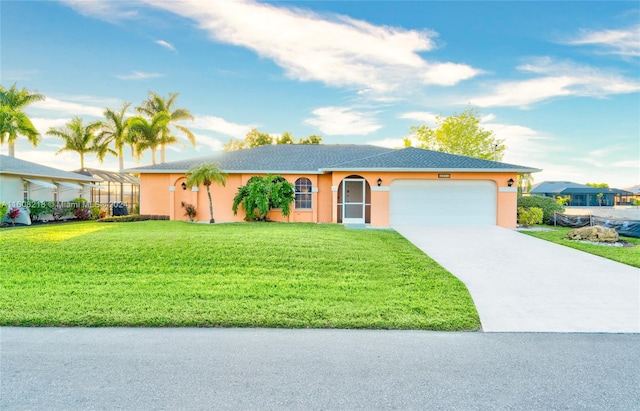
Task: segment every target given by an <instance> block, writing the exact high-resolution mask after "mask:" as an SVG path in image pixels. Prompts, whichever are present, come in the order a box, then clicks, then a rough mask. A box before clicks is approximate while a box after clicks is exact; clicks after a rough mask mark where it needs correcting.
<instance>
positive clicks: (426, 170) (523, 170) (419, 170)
mask: <svg viewBox="0 0 640 411" xmlns="http://www.w3.org/2000/svg"><path fill="white" fill-rule="evenodd" d="M322 171H325V172H331V171H360V172H365V171H369V172H378V173H382V172H405V173H429V172H439V173H440V172H457V173H518V174H524V173H538V172H540V171H542V170H541V169H538V168H451V167H446V168H444V167H443V168H406V167H363V168H358V167H347V168H338V167H336V168H333V167H331V168H323V169H322Z"/></svg>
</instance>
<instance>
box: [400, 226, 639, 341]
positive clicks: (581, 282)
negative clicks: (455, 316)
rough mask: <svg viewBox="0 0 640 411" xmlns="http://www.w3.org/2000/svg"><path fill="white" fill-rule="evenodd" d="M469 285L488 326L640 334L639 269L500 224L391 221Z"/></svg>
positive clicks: (507, 329) (492, 328)
mask: <svg viewBox="0 0 640 411" xmlns="http://www.w3.org/2000/svg"><path fill="white" fill-rule="evenodd" d="M394 228H395V230H396V231H398V232H399V233H400V234H402V235H403V236H404V237H405V238H407V239H408V240H409V241H410V242H411V243H413V244H414V245H416V246H417V247H418V248H420V249H421V250H422V251H424V252H425V253H426V254H427V255H428V256H429V257H431V258H433V259H434V260H435V261H436V262H438V263H439V264H440V265H441V266H443V267H444V268H446V269H447V270H448V271H449V272H451V273H452V274H453V275H455V276H456V277H458V278H459V279H460V280H461V281H462V282H464V284H465V285H466V286H467V288H468V290H469V292H470V293H471V296H472V298H473V300H474V302H475V304H476V307H477V309H478V313H479V315H480V321H481V322H482V328H483V330H484V331H487V332H603V333H604V332H607V333H622V332H635V333H637V332H640V269H637V268H635V267H631V266H629V265H626V264H621V263H617V262H614V261H611V260H608V259H605V258H601V257H597V256H594V255H592V254H588V253H584V252H582V251H578V250H574V249H571V248H568V247H564V246H561V245H558V244H554V243H551V242H548V241H544V240H540V239H537V238H534V237H530V236H528V235H526V234H522V233H519V232H517V231H515V230H509V229H506V228H501V227H489V226H486V227H408V226H400V227H394Z"/></svg>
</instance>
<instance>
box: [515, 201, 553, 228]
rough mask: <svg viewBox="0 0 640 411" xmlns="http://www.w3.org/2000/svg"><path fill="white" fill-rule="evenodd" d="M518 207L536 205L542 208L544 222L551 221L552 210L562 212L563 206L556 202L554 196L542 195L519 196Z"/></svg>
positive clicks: (527, 207)
mask: <svg viewBox="0 0 640 411" xmlns="http://www.w3.org/2000/svg"><path fill="white" fill-rule="evenodd" d="M518 207H524V208H525V209H529V208H533V207H537V208H540V209H542V221H543V222H545V223H549V222H551V221H553V213H554V212H557V213H563V212H564V206H561V205H559V204H558V203H556V200H555V198H551V197H543V196H527V197H519V198H518Z"/></svg>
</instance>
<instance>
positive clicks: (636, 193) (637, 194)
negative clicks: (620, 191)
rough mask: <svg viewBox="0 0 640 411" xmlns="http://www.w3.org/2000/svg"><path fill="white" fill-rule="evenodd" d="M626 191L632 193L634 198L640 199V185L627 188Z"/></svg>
mask: <svg viewBox="0 0 640 411" xmlns="http://www.w3.org/2000/svg"><path fill="white" fill-rule="evenodd" d="M625 191H629V192H631V195H633V197H634V198H638V199H640V184H637V185H635V186H633V187H629V188H625Z"/></svg>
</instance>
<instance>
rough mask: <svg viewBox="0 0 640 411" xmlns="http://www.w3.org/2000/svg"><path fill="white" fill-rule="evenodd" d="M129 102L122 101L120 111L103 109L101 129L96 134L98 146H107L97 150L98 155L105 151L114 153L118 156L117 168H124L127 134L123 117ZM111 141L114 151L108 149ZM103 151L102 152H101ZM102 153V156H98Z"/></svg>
mask: <svg viewBox="0 0 640 411" xmlns="http://www.w3.org/2000/svg"><path fill="white" fill-rule="evenodd" d="M130 105H131V103H124V104H123V105H122V108H121V109H120V111H113V110H112V109H110V108H108V107H107V109H106V110H105V111H104V118H105V121H103V122H102V130H101V131H100V134H99V135H98V139H99V142H100V147H102V146H103V145H106V146H107V147H106V148H105V149H103V150H101V151H98V157H99V158H101V159H102V158H104V155H105V154H106V153H112V152H113V153H115V155H117V156H118V169H119V170H122V169H123V168H124V154H123V150H124V146H125V144H127V136H128V132H129V129H128V126H129V124H128V122H127V120H126V119H125V118H124V117H125V114H126V112H127V109H128V108H129V106H130ZM112 142H113V145H114V148H115V151H112V150H111V151H110V150H108V146H109V144H111V143H112ZM103 153H104V154H103ZM101 155H102V157H100V156H101Z"/></svg>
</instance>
